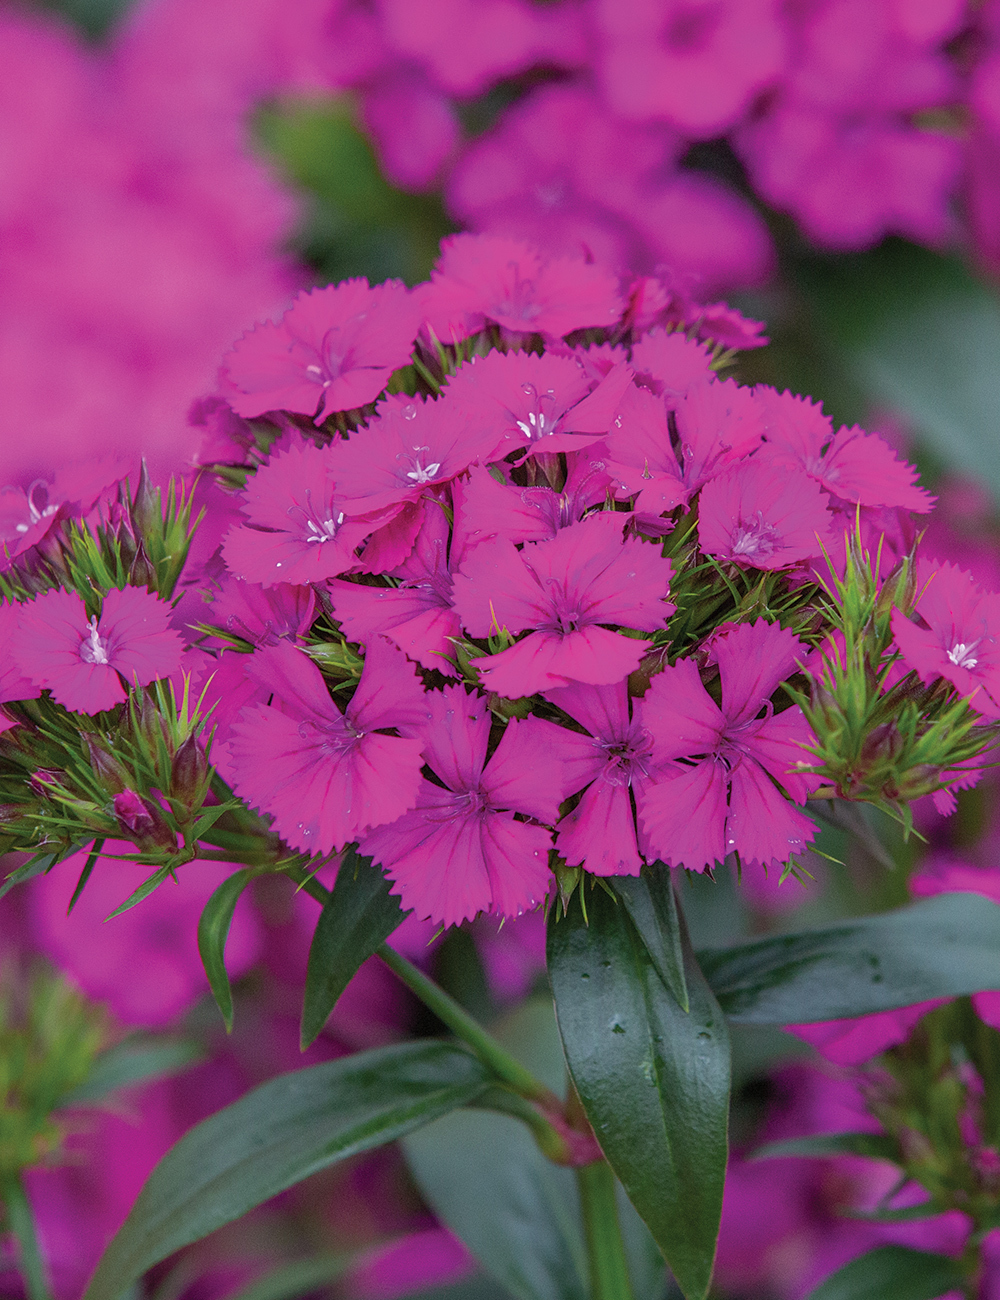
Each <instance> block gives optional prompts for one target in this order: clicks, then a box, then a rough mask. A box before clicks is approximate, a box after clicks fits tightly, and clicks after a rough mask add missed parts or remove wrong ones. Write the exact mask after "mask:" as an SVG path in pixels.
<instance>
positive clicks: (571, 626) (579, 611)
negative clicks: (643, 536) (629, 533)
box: [455, 512, 675, 698]
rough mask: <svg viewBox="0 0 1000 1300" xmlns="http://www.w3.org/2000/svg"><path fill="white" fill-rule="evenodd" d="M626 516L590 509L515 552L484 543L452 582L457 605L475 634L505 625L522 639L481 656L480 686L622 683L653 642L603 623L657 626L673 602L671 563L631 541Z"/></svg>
mask: <svg viewBox="0 0 1000 1300" xmlns="http://www.w3.org/2000/svg"><path fill="white" fill-rule="evenodd" d="M624 522H625V521H624V520H623V518H622V516H621V515H618V514H615V513H612V512H605V513H602V514H599V515H591V516H590V517H589V518H587V519H584V520H582V521H581V522H580V523H578V524H571V525H570V526H569V527H568V528H563V529H561V530H560V532H559V533H557V534H556V536H555V537H553V538H552V539H551V540H550V541H546V542H535V543H533V544H531V545H528V546H526V547H525V548H524V550H523V551H517V550H515V548H514V546H513V545H512V544H511V543H510V542H508V541H506V540H505V539H503V538H496V539H494V540H491V541H488V542H482V543H481V544H480V545H479V546H477V547H475V549H474V550H473V551H472V552H471V554H470V555H469V556H468V558H467V559H466V560H465V562H464V563H463V565H462V570H461V572H460V573H459V574H458V575H457V576H456V578H455V608H456V609H457V610H458V613H459V616H460V618H461V620H462V625H463V626H464V627H465V629H466V631H467V632H468V633H469V634H470V635H471V636H474V637H486V636H491V635H498V634H499V632H500V631H501V629H503V628H505V629H506V630H507V631H508V632H511V633H513V634H514V635H517V634H519V633H521V632H525V631H527V632H529V635H528V636H526V637H524V638H523V640H521V641H518V642H516V643H515V644H514V645H512V646H510V647H509V648H508V649H506V650H503V651H501V652H500V653H499V654H495V655H493V656H491V657H490V658H488V659H485V658H484V659H479V660H477V661H476V667H477V669H478V670H479V673H480V676H481V677H482V680H483V683H484V685H485V686H486V687H487V688H488V689H489V690H493V691H499V693H500V694H501V695H506V696H509V697H511V698H516V697H518V696H523V695H532V694H534V693H535V692H536V691H544V690H550V689H552V688H553V687H556V686H567V685H569V683H570V682H589V683H591V684H592V685H595V686H602V685H611V684H613V683H615V682H620V681H622V680H623V679H624V678H625V677H626V676H628V674H629V673H630V672H632V670H633V669H635V668H637V667H638V666H639V661H640V659H641V658H642V656H643V653H644V652H645V650H646V648H647V646H648V644H649V643H648V641H646V640H636V639H634V638H632V637H625V636H621V635H619V634H618V633H617V632H612V631H609V629H608V628H607V627H605V626H602V625H603V624H613V625H617V626H623V627H629V628H637V629H640V630H642V631H644V632H655V631H657V630H658V629H659V628H661V627H663V625H664V624H665V622H666V620H667V618H669V616H670V615H671V614H672V613H673V612H674V608H675V606H674V605H672V604H670V603H669V601H668V600H667V598H666V597H667V591H668V588H669V585H670V576H671V572H672V570H671V566H670V561H669V560H665V559H664V558H663V557H662V555H661V554H660V551H659V548H658V547H655V546H651V545H649V544H648V543H646V542H643V541H640V539H639V538H637V537H630V538H628V539H627V540H626V541H625V542H624V543H623V542H622V526H623V523H624Z"/></svg>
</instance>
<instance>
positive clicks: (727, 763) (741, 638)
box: [636, 619, 816, 871]
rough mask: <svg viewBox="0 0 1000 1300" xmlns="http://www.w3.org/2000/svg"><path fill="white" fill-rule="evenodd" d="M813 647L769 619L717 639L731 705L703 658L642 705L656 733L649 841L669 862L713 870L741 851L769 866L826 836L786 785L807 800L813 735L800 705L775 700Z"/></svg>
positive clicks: (644, 814)
mask: <svg viewBox="0 0 1000 1300" xmlns="http://www.w3.org/2000/svg"><path fill="white" fill-rule="evenodd" d="M803 653H804V647H803V646H802V644H801V643H800V642H799V641H797V640H796V639H795V637H794V636H793V635H792V634H791V632H789V631H788V630H787V629H782V628H780V627H778V626H777V624H774V623H765V622H764V621H763V619H759V620H758V621H757V622H756V623H742V624H740V625H739V626H737V627H734V628H733V629H732V631H731V632H730V633H729V634H728V635H727V636H725V637H723V638H720V639H719V640H718V641H717V642H716V656H717V660H718V665H719V674H720V676H721V678H722V707H721V708H720V707H719V705H717V704H716V703H715V701H714V700H713V699H712V697H711V696H710V695H709V693H708V691H707V690H706V689H705V687H704V686H703V685H702V681H701V677H700V675H699V673H698V668H697V665H696V664H695V661H694V660H693V659H679V660H678V661H677V663H676V664H674V666H673V667H672V668H665V669H664V670H663V671H662V672H661V673H659V674H657V676H656V677H654V678H653V681H652V684H651V686H650V688H649V690H648V691H647V693H646V695H645V698H644V699H643V700H642V702H641V704H640V705H639V706H638V707H637V710H636V714H637V720H638V721H639V723H640V724H641V725H642V726H643V727H645V728H647V729H648V731H649V733H650V734H651V736H652V742H653V743H652V754H651V771H652V772H653V779H652V780H650V781H649V782H647V783H644V784H643V785H642V786H640V788H639V790H638V791H637V796H636V801H637V804H638V812H639V822H640V825H641V827H642V830H643V833H644V835H645V837H646V840H647V842H648V846H649V848H650V849H651V850H652V852H653V853H655V854H656V856H657V857H659V858H660V859H662V861H664V862H666V863H667V864H668V865H670V866H685V867H687V868H689V869H690V870H692V871H704V870H706V869H709V870H710V869H711V868H712V866H713V864H714V863H716V862H722V861H724V860H725V858H726V856H727V854H729V853H734V852H735V853H739V855H740V857H741V858H742V859H743V861H744V862H746V863H753V862H759V863H761V864H762V865H763V866H764V867H765V868H766V867H767V866H769V865H770V864H771V863H773V862H778V863H784V862H787V861H788V859H789V857H790V856H791V855H793V854H795V853H800V852H801V851H802V850H803V849H804V848H805V846H806V844H808V843H809V841H810V840H812V838H813V836H814V835H815V834H816V827H815V825H814V824H813V823H812V822H811V821H810V820H809V818H808V817H804V816H803V815H802V814H801V813H800V812H798V811H796V809H795V808H793V807H792V805H791V804H790V803H789V802H788V800H787V799H785V798H784V796H783V795H782V793H781V789H780V788H779V787H781V788H783V789H784V790H785V791H786V792H787V793H788V794H789V795H790V796H791V797H792V798H793V799H795V800H796V801H797V802H799V803H804V802H805V799H806V797H807V795H808V793H809V789H810V784H811V782H810V777H809V776H808V774H806V773H803V772H802V771H801V770H800V769H801V768H803V767H808V766H809V765H810V764H811V762H812V756H811V754H810V753H809V751H808V750H807V749H805V748H804V746H805V745H807V744H808V743H809V741H810V738H811V733H810V731H809V728H808V726H807V724H806V721H805V718H804V717H803V715H802V711H801V710H800V709H798V708H791V709H786V710H785V711H784V712H783V713H779V714H775V713H774V711H773V708H772V706H771V704H770V697H771V695H772V694H773V693H774V691H775V690H776V688H777V687H778V684H779V683H780V682H781V681H783V680H784V679H785V678H787V677H790V676H791V675H792V673H794V672H795V671H796V667H797V664H798V660H799V659H800V658H801V657H802V655H803Z"/></svg>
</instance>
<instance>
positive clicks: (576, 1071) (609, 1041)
mask: <svg viewBox="0 0 1000 1300" xmlns="http://www.w3.org/2000/svg"><path fill="white" fill-rule="evenodd" d="M587 910H588V914H589V918H590V925H589V927H588V926H587V924H586V923H585V922H584V919H583V915H582V912H581V910H580V907H579V905H575V906H572V907H571V908H570V911H569V914H568V915H567V916H565V917H564V918H562V919H561V920H558V921H557V920H556V919H555V912H554V909H553V912H552V914H551V915H550V923H549V942H548V966H549V977H550V979H551V980H552V987H553V990H554V992H555V1000H556V1013H557V1016H558V1019H559V1029H560V1032H561V1034H562V1040H563V1046H564V1048H565V1051H566V1059H567V1062H568V1064H569V1068H570V1072H571V1074H572V1076H573V1081H574V1083H575V1084H576V1088H577V1091H578V1092H579V1094H580V1097H581V1099H582V1101H583V1104H584V1107H585V1108H586V1111H587V1116H588V1118H589V1119H590V1122H591V1124H592V1125H593V1127H594V1132H595V1133H596V1135H597V1140H598V1141H599V1142H600V1144H601V1148H602V1150H603V1151H604V1154H605V1155H606V1157H607V1159H608V1161H609V1163H610V1164H611V1166H612V1168H613V1169H614V1170H615V1172H616V1173H617V1175H618V1177H619V1178H620V1179H621V1181H622V1184H623V1186H624V1187H625V1190H626V1192H628V1195H629V1198H630V1200H631V1201H632V1204H633V1205H634V1206H635V1207H636V1209H637V1210H638V1211H639V1214H640V1215H641V1216H642V1218H643V1219H644V1220H645V1222H646V1225H647V1226H648V1228H649V1229H650V1231H651V1232H652V1234H653V1237H654V1238H655V1239H656V1242H657V1244H658V1245H659V1247H660V1249H661V1250H662V1251H663V1253H664V1255H665V1256H666V1258H667V1262H668V1263H669V1265H670V1267H671V1269H672V1270H673V1273H674V1276H675V1277H676V1279H677V1281H678V1283H679V1285H680V1287H681V1289H682V1290H683V1292H684V1294H685V1295H686V1296H687V1297H688V1300H696V1298H698V1300H700V1297H702V1296H704V1295H705V1293H706V1291H707V1290H708V1285H709V1281H710V1279H711V1273H712V1263H713V1260H714V1256H715V1240H716V1236H717V1234H718V1229H719V1217H720V1214H721V1210H722V1190H723V1184H724V1182H725V1171H726V1127H727V1119H728V1110H729V1039H728V1035H727V1032H726V1024H725V1019H724V1017H723V1015H722V1013H721V1011H720V1010H719V1007H718V1005H717V1004H716V1002H715V999H714V997H713V996H712V992H711V990H710V989H709V987H708V985H707V984H706V983H705V981H704V979H703V977H702V974H701V971H700V970H699V969H698V965H697V963H696V961H695V960H694V957H693V954H692V953H691V950H690V944H689V942H688V939H687V933H686V930H682V944H683V950H684V962H685V978H686V981H687V987H688V994H689V998H690V1011H689V1012H688V1013H685V1012H684V1011H682V1010H681V1008H680V1006H679V1005H678V1003H677V1001H676V999H675V998H674V997H673V996H672V995H671V994H670V993H668V992H667V990H666V988H664V985H663V981H662V980H661V979H660V977H659V975H658V974H657V972H656V969H655V967H654V966H653V964H652V961H651V960H650V957H649V954H648V953H647V951H646V948H645V946H644V945H643V943H642V942H641V940H640V939H639V936H638V934H637V933H636V930H635V927H634V926H633V925H632V922H631V921H630V920H629V917H628V914H627V913H626V911H625V908H624V907H622V906H620V905H616V904H615V902H614V901H613V900H612V899H610V898H608V896H607V895H606V894H605V893H604V892H603V891H601V890H594V891H593V893H592V895H591V897H590V899H589V900H588V904H587Z"/></svg>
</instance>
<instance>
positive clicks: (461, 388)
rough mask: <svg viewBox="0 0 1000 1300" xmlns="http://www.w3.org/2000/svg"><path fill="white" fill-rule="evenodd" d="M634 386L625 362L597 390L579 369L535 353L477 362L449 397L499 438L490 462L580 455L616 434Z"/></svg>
mask: <svg viewBox="0 0 1000 1300" xmlns="http://www.w3.org/2000/svg"><path fill="white" fill-rule="evenodd" d="M631 380H632V371H631V370H630V369H629V367H628V366H627V365H625V363H624V362H622V363H620V364H619V365H617V366H615V367H614V369H612V370H611V371H610V373H609V374H607V375H606V376H605V377H604V378H603V379H601V380H600V382H599V383H597V384H596V385H594V384H593V383H592V382H591V380H590V379H589V377H588V376H587V373H586V371H585V369H584V367H583V364H582V362H581V361H579V360H578V359H576V358H573V357H565V356H563V357H561V356H555V355H553V354H551V353H547V354H546V355H545V356H536V355H535V353H533V352H490V353H488V354H487V355H486V356H485V357H473V358H472V360H471V361H469V362H467V363H466V364H465V365H464V366H462V367H461V369H460V370H459V371H458V372H457V374H455V375H454V376H453V377H452V379H451V380H450V381H449V383H448V387H447V389H446V390H445V395H446V397H450V398H451V400H452V402H453V403H454V404H455V405H456V406H457V407H458V409H460V410H462V411H464V412H465V413H466V418H471V419H472V420H473V421H475V422H477V423H479V424H480V425H481V427H482V428H483V429H485V430H488V431H489V432H490V433H491V434H492V435H493V437H494V442H493V448H494V449H495V450H494V454H493V456H490V457H488V459H491V460H492V459H499V458H500V457H502V456H505V455H506V454H507V453H508V452H511V451H528V452H532V453H534V452H560V451H579V450H580V448H582V447H586V446H587V444H588V443H591V442H596V441H597V439H598V438H601V437H603V436H604V434H606V433H607V432H608V430H609V429H610V428H611V427H612V424H613V422H614V418H615V412H616V411H617V410H618V406H619V404H620V402H621V400H622V397H623V396H624V394H625V391H626V389H627V388H628V387H629V385H630V383H631Z"/></svg>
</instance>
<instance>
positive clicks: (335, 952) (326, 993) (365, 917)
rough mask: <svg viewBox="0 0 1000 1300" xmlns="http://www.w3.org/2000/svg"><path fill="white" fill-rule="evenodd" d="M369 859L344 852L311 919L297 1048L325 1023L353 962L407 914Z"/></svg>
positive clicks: (365, 955)
mask: <svg viewBox="0 0 1000 1300" xmlns="http://www.w3.org/2000/svg"><path fill="white" fill-rule="evenodd" d="M391 884H392V882H391V881H390V880H387V879H386V878H385V876H384V875H383V874H382V872H381V870H380V869H379V868H378V867H375V866H373V865H372V860H371V858H359V857H358V855H357V854H356V853H354V852H353V851H352V852H350V853H348V854H347V855H346V857H345V858H344V861H343V862H342V863H341V866H340V870H339V871H338V872H337V880H336V883H335V884H334V886H333V890H332V891H331V893H330V896H329V898H328V899H327V900H326V903H325V904H324V905H323V910H322V912H320V914H319V921H318V922H317V923H316V931H315V933H314V934H313V940H312V945H311V946H310V948H309V965H308V968H307V970H306V992H305V1000H304V1001H303V1004H302V1031H301V1041H302V1050H303V1051H305V1049H306V1048H307V1047H308V1046H309V1044H310V1043H312V1042H313V1041H314V1040H315V1038H316V1036H317V1034H319V1032H320V1030H321V1029H322V1028H323V1026H324V1025H325V1024H326V1022H327V1017H328V1016H329V1015H330V1012H331V1011H332V1010H333V1008H334V1006H335V1005H336V1002H337V999H338V998H339V997H340V995H341V993H343V991H344V989H346V988H347V986H348V984H349V983H350V982H351V980H352V979H353V977H354V975H355V974H356V973H357V970H358V967H359V966H360V965H361V963H362V962H363V961H366V960H367V959H368V958H369V957H370V956H371V955H372V953H373V952H374V951H375V950H376V948H378V946H379V944H381V943H384V942H385V940H386V939H388V937H389V935H390V934H392V932H393V931H394V930H395V929H396V928H397V926H399V925H400V924H401V922H402V921H403V919H404V917H405V916H406V915H407V913H405V912H404V911H403V910H402V909H401V908H400V906H399V899H398V898H397V897H396V896H395V895H394V894H390V893H389V889H390V886H391Z"/></svg>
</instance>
